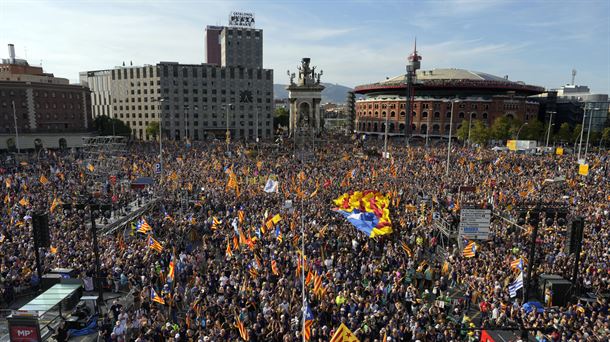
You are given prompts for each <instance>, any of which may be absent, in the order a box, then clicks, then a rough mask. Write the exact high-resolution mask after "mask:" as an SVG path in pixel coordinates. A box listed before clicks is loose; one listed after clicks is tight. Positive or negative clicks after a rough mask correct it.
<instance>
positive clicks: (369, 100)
mask: <svg viewBox="0 0 610 342" xmlns="http://www.w3.org/2000/svg"><path fill="white" fill-rule="evenodd" d="M414 53H415V54H416V52H414ZM416 75H417V76H416V82H415V83H414V86H413V89H414V90H413V92H412V93H411V94H412V97H411V99H410V100H411V101H410V102H411V104H412V105H411V118H409V120H408V121H407V118H406V117H405V115H406V109H405V107H406V106H405V105H406V103H407V101H406V97H407V86H406V81H405V76H404V75H399V76H396V77H393V78H389V79H386V80H384V81H381V82H377V83H373V84H366V85H360V86H357V87H356V89H355V92H356V93H357V94H361V95H364V98H363V99H361V100H359V101H357V102H356V108H355V110H356V122H355V126H356V130H357V131H358V132H360V133H365V134H384V133H385V122H386V116H388V115H389V117H387V121H388V134H389V135H397V136H398V135H404V134H405V128H406V123H407V122H410V124H411V129H410V132H407V133H410V135H411V136H414V137H417V136H419V137H426V136H428V137H430V138H434V137H436V138H439V137H444V138H446V137H448V136H449V128H450V127H449V126H450V121H451V119H450V118H451V117H452V115H451V110H452V101H456V102H455V104H454V106H453V128H452V130H453V132H452V135H453V136H455V134H456V132H457V129H458V128H460V127H461V126H462V125H463V124H466V125H468V124H469V123H470V122H471V121H474V120H482V121H483V123H484V124H485V125H487V126H488V127H489V126H491V124H492V123H493V121H494V120H495V119H496V118H498V117H501V116H506V117H509V118H515V119H518V120H520V121H522V122H527V121H529V120H535V119H536V118H537V115H538V103H537V102H536V101H534V100H533V99H529V98H528V97H529V96H532V95H536V94H540V93H542V92H543V91H544V88H542V87H538V86H533V85H528V84H525V83H523V82H513V81H509V80H508V77H498V76H494V75H490V74H487V73H483V72H477V71H470V70H464V69H432V70H417V73H416Z"/></svg>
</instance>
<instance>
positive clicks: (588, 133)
mask: <svg viewBox="0 0 610 342" xmlns="http://www.w3.org/2000/svg"><path fill="white" fill-rule="evenodd" d="M598 110H599V108H591V107H589V128H588V129H587V142H586V143H585V157H584V160H585V162H586V160H587V151H589V136H590V135H591V121H593V112H594V111H595V112H596V111H598Z"/></svg>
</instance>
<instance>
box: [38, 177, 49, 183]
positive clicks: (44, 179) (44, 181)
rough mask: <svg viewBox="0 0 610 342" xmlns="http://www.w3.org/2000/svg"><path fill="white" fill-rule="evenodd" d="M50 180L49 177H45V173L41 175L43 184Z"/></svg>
mask: <svg viewBox="0 0 610 342" xmlns="http://www.w3.org/2000/svg"><path fill="white" fill-rule="evenodd" d="M48 182H49V180H48V179H47V177H45V175H42V176H40V183H42V185H47V183H48Z"/></svg>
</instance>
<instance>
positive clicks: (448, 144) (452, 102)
mask: <svg viewBox="0 0 610 342" xmlns="http://www.w3.org/2000/svg"><path fill="white" fill-rule="evenodd" d="M456 102H460V101H459V100H453V101H451V115H450V118H449V142H448V143H447V166H446V168H445V176H449V160H450V158H451V134H452V130H453V106H454V105H455V103H456Z"/></svg>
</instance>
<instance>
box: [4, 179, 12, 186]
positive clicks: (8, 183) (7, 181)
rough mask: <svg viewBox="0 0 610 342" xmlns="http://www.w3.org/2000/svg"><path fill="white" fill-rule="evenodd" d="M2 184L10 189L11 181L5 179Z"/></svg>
mask: <svg viewBox="0 0 610 342" xmlns="http://www.w3.org/2000/svg"><path fill="white" fill-rule="evenodd" d="M4 184H5V185H6V187H7V188H10V187H11V184H12V181H11V179H10V178H7V179H6V180H5V181H4Z"/></svg>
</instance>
